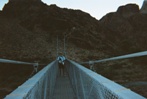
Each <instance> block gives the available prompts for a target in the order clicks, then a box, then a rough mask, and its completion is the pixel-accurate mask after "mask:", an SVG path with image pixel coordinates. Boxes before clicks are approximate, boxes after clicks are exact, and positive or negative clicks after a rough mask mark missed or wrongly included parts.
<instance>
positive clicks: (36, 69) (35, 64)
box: [33, 63, 39, 73]
mask: <svg viewBox="0 0 147 99" xmlns="http://www.w3.org/2000/svg"><path fill="white" fill-rule="evenodd" d="M33 66H34V71H35V72H36V73H37V71H38V66H39V64H38V63H34V65H33Z"/></svg>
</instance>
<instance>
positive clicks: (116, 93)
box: [66, 60, 145, 99]
mask: <svg viewBox="0 0 147 99" xmlns="http://www.w3.org/2000/svg"><path fill="white" fill-rule="evenodd" d="M66 64H67V65H66V66H67V67H66V68H67V70H68V73H69V76H70V80H71V84H72V86H73V89H74V91H75V93H76V97H77V99H145V98H144V97H142V96H140V95H139V94H137V93H134V92H133V91H131V90H130V89H127V88H125V87H123V86H121V85H119V84H117V83H115V82H113V81H111V80H109V79H107V78H105V77H103V76H101V75H99V74H97V73H95V72H93V71H91V70H89V69H87V68H85V67H83V66H81V65H79V64H77V63H75V62H73V61H71V60H68V61H67V62H66Z"/></svg>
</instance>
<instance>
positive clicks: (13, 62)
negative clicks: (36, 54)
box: [0, 59, 38, 65]
mask: <svg viewBox="0 0 147 99" xmlns="http://www.w3.org/2000/svg"><path fill="white" fill-rule="evenodd" d="M0 63H11V64H24V65H36V64H38V63H29V62H22V61H15V60H8V59H0Z"/></svg>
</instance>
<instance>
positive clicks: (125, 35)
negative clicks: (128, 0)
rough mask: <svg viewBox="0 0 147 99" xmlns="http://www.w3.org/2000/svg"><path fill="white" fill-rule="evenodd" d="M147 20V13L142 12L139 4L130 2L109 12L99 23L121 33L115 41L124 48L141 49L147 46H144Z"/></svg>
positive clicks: (127, 49)
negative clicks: (115, 10)
mask: <svg viewBox="0 0 147 99" xmlns="http://www.w3.org/2000/svg"><path fill="white" fill-rule="evenodd" d="M146 22H147V15H145V14H142V13H140V11H139V7H138V5H136V4H128V5H125V6H121V7H119V8H118V10H117V12H113V13H108V14H107V15H106V16H104V17H103V18H102V19H101V20H100V22H99V23H100V24H101V25H102V26H105V27H106V28H109V29H110V30H113V31H114V32H115V33H116V34H118V35H119V36H117V39H118V40H116V42H115V43H116V44H120V45H121V46H120V47H121V48H122V49H124V50H126V51H129V50H130V51H133V50H134V48H135V49H136V51H137V50H138V51H139V50H140V49H141V50H145V49H146V48H147V47H145V46H143V42H147V40H146V39H145V38H147V37H146V36H145V35H147V34H146V33H145V32H146V31H147V30H146V27H147V24H146ZM116 34H115V35H116ZM143 35H144V36H143ZM139 46H140V47H139Z"/></svg>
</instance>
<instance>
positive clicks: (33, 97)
mask: <svg viewBox="0 0 147 99" xmlns="http://www.w3.org/2000/svg"><path fill="white" fill-rule="evenodd" d="M57 71H58V65H57V61H53V62H52V63H50V64H49V65H47V66H46V67H45V68H43V69H42V70H41V71H39V72H38V73H37V74H36V75H34V76H33V77H32V78H30V79H29V80H27V81H26V82H25V83H24V84H22V85H21V86H19V87H18V88H17V89H16V90H14V91H13V92H12V93H10V94H9V95H7V96H6V97H5V99H48V98H50V99H52V95H53V91H54V86H55V82H56V77H57Z"/></svg>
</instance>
